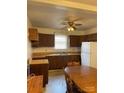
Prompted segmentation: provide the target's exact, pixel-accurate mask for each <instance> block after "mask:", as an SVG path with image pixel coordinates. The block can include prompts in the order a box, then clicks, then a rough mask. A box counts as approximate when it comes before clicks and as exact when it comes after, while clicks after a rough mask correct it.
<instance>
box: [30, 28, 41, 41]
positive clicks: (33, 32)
mask: <svg viewBox="0 0 124 93" xmlns="http://www.w3.org/2000/svg"><path fill="white" fill-rule="evenodd" d="M38 39H39V37H38V31H37V29H35V28H29V40H31V41H38Z"/></svg>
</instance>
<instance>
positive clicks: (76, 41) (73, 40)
mask: <svg viewBox="0 0 124 93" xmlns="http://www.w3.org/2000/svg"><path fill="white" fill-rule="evenodd" d="M80 46H81V42H80V36H70V47H80Z"/></svg>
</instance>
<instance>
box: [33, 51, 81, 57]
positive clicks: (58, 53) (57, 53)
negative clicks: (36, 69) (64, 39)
mask: <svg viewBox="0 0 124 93" xmlns="http://www.w3.org/2000/svg"><path fill="white" fill-rule="evenodd" d="M66 55H80V52H37V53H32V58H39V57H47V56H66Z"/></svg>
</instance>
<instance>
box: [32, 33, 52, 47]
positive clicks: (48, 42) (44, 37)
mask: <svg viewBox="0 0 124 93" xmlns="http://www.w3.org/2000/svg"><path fill="white" fill-rule="evenodd" d="M38 38H39V39H38V41H32V47H54V35H50V34H41V33H39V34H38Z"/></svg>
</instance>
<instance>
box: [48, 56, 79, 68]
mask: <svg viewBox="0 0 124 93" xmlns="http://www.w3.org/2000/svg"><path fill="white" fill-rule="evenodd" d="M48 60H49V69H50V70H53V69H62V68H65V67H66V66H67V63H68V62H79V64H80V62H81V58H80V55H61V56H48Z"/></svg>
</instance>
